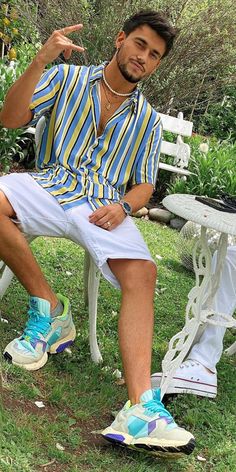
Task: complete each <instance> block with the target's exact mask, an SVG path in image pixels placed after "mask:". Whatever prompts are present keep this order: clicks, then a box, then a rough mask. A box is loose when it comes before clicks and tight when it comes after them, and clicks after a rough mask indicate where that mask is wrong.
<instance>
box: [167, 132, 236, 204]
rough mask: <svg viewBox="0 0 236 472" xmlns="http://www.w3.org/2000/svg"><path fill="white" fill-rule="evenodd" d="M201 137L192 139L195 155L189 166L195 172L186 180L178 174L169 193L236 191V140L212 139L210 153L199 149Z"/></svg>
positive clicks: (208, 193)
mask: <svg viewBox="0 0 236 472" xmlns="http://www.w3.org/2000/svg"><path fill="white" fill-rule="evenodd" d="M199 140H200V138H199V137H197V138H193V139H192V141H191V142H190V145H191V148H192V156H191V158H190V161H189V167H188V169H189V170H190V171H191V172H193V174H192V175H189V176H188V177H187V179H186V180H183V179H181V178H176V180H175V181H174V182H172V183H171V184H170V185H169V188H168V193H188V194H193V195H206V196H208V197H213V198H216V197H219V196H220V195H221V194H222V193H223V192H226V193H229V194H236V174H235V154H236V143H235V144H231V143H229V142H227V141H223V142H217V141H215V140H212V141H211V143H210V145H209V151H208V152H207V153H204V152H202V151H201V150H200V149H199Z"/></svg>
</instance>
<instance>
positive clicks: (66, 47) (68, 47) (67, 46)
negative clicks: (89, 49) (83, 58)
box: [63, 42, 84, 52]
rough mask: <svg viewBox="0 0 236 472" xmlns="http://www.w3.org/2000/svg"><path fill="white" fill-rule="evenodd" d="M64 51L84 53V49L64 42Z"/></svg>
mask: <svg viewBox="0 0 236 472" xmlns="http://www.w3.org/2000/svg"><path fill="white" fill-rule="evenodd" d="M63 49H64V51H79V52H84V48H82V46H77V45H76V44H74V43H69V42H64V44H63Z"/></svg>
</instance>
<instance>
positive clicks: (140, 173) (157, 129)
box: [131, 117, 162, 187]
mask: <svg viewBox="0 0 236 472" xmlns="http://www.w3.org/2000/svg"><path fill="white" fill-rule="evenodd" d="M161 141H162V123H161V120H160V118H159V117H158V119H157V122H156V123H155V125H154V126H153V128H152V131H151V133H150V136H149V138H148V140H147V141H146V144H145V146H144V148H143V149H142V150H141V152H140V157H139V160H138V162H137V166H136V168H135V172H134V174H133V178H132V182H131V183H132V185H135V184H145V183H148V184H152V185H153V186H154V187H155V184H156V179H157V171H158V163H159V157H160V151H161Z"/></svg>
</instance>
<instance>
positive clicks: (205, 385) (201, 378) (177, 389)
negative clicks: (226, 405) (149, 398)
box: [151, 359, 217, 398]
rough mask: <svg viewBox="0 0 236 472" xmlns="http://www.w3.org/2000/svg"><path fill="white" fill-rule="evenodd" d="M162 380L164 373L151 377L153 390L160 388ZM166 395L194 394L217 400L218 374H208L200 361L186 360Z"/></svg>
mask: <svg viewBox="0 0 236 472" xmlns="http://www.w3.org/2000/svg"><path fill="white" fill-rule="evenodd" d="M161 378H162V372H156V373H155V374H153V375H152V376H151V381H152V388H158V387H160V384H161ZM166 393H167V394H170V393H192V394H193V395H199V396H201V397H210V398H215V397H216V395H217V374H216V373H211V372H208V371H207V370H206V368H205V367H204V366H203V365H202V364H200V363H199V362H198V361H194V360H192V359H186V361H184V362H183V363H182V364H181V365H180V367H179V368H178V369H177V370H176V372H175V374H174V377H173V379H172V380H171V382H170V385H169V386H168V388H167V391H166Z"/></svg>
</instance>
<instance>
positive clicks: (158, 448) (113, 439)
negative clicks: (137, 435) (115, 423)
mask: <svg viewBox="0 0 236 472" xmlns="http://www.w3.org/2000/svg"><path fill="white" fill-rule="evenodd" d="M101 434H102V437H103V438H104V439H106V441H108V442H110V443H113V444H115V445H118V446H122V447H126V448H129V449H132V450H137V451H144V452H145V453H147V454H151V455H155V456H161V457H176V458H177V457H181V456H183V455H189V454H191V453H192V452H193V450H194V448H195V444H196V442H195V439H194V438H191V439H190V440H189V441H188V443H185V444H178V445H174V444H172V445H169V446H167V445H164V444H150V443H149V444H146V443H145V442H144V441H145V440H144V439H143V442H142V439H136V440H134V438H133V436H130V435H129V434H125V433H123V432H120V433H119V432H118V431H115V430H113V429H112V428H106V429H105V430H104V431H103V432H102V433H101ZM150 439H151V438H150Z"/></svg>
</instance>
